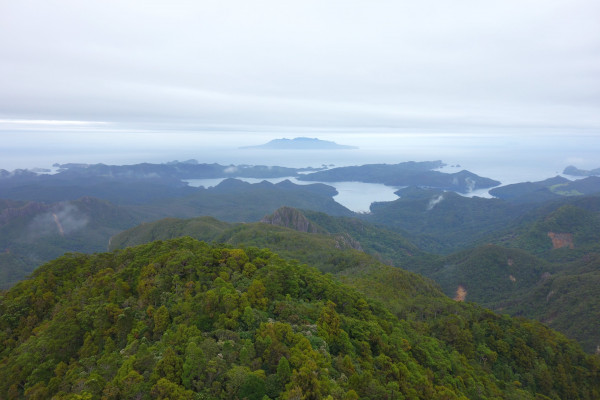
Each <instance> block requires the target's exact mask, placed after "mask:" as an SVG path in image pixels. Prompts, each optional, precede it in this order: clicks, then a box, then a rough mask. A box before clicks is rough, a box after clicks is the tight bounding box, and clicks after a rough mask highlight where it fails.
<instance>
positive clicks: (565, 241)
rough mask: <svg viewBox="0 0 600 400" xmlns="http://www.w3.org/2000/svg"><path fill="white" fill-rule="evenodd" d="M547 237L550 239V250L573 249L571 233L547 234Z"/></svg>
mask: <svg viewBox="0 0 600 400" xmlns="http://www.w3.org/2000/svg"><path fill="white" fill-rule="evenodd" d="M548 237H549V238H550V239H552V248H554V249H560V248H563V247H568V248H569V249H574V248H575V244H574V243H573V234H571V233H554V232H548Z"/></svg>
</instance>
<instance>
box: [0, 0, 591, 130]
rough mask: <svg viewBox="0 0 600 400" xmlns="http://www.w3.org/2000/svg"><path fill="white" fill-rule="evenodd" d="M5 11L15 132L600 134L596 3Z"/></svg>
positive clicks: (21, 4)
mask: <svg viewBox="0 0 600 400" xmlns="http://www.w3.org/2000/svg"><path fill="white" fill-rule="evenodd" d="M0 11H1V12H0V54H2V58H1V60H0V88H1V89H2V90H1V94H0V110H1V111H0V118H2V119H11V120H15V119H16V120H23V119H24V120H28V119H42V120H70V121H86V120H89V121H106V122H111V123H121V124H131V125H132V126H133V125H136V124H142V125H143V124H146V125H148V126H155V127H160V126H171V127H173V126H181V127H184V128H185V127H193V128H197V127H202V126H212V127H215V126H239V127H242V126H245V127H248V126H254V127H256V126H294V127H307V128H308V127H325V128H340V129H344V128H350V127H366V128H390V129H398V130H413V131H415V130H450V131H464V130H481V131H485V130H488V129H499V130H523V129H535V130H546V129H547V130H551V129H553V130H562V131H564V130H565V129H566V130H579V131H581V130H586V131H595V130H597V129H598V128H599V127H600V114H599V113H598V112H597V110H598V109H600V96H599V94H600V93H599V88H600V24H598V23H597V16H598V15H600V3H599V2H597V1H595V0H569V1H567V0H546V1H541V0H525V1H522V0H521V1H516V0H506V1H502V2H481V1H475V0H458V1H455V2H442V1H434V0H424V1H419V2H408V1H402V2H398V1H380V2H368V1H352V0H351V1H344V2H337V1H331V2H322V1H313V0H303V1H295V0H294V1H286V2H282V1H275V0H266V1H258V2H247V1H237V0H221V1H212V0H210V1H201V2H197V1H183V0H176V1H171V2H168V3H167V2H157V1H143V2H142V1H133V0H132V1H116V0H106V1H86V2H81V1H74V0H73V1H67V0H61V1H52V0H44V1H42V0H23V1H12V2H4V3H3V4H2V6H0Z"/></svg>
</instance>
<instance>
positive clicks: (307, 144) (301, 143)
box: [240, 137, 358, 150]
mask: <svg viewBox="0 0 600 400" xmlns="http://www.w3.org/2000/svg"><path fill="white" fill-rule="evenodd" d="M240 148H241V149H269V150H349V149H358V147H355V146H346V145H342V144H337V143H335V142H331V141H329V140H321V139H317V138H307V137H297V138H294V139H287V138H283V139H273V140H271V141H270V142H268V143H265V144H261V145H257V146H244V147H240Z"/></svg>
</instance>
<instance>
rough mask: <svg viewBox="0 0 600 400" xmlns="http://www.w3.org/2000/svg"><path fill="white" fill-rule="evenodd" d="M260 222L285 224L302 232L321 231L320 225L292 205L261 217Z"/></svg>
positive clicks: (284, 225)
mask: <svg viewBox="0 0 600 400" xmlns="http://www.w3.org/2000/svg"><path fill="white" fill-rule="evenodd" d="M260 222H262V223H264V224H271V225H277V226H283V227H286V228H290V229H295V230H297V231H300V232H308V233H321V230H320V229H319V227H318V226H316V225H315V224H313V223H312V222H310V221H309V220H308V219H307V218H306V217H305V216H304V214H302V213H301V212H300V211H298V210H296V209H295V208H291V207H281V208H279V209H277V210H276V211H275V212H274V213H273V214H271V215H267V216H266V217H264V218H263V219H261V220H260Z"/></svg>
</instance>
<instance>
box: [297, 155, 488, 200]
mask: <svg viewBox="0 0 600 400" xmlns="http://www.w3.org/2000/svg"><path fill="white" fill-rule="evenodd" d="M444 165H445V164H444V163H442V162H441V161H423V162H414V161H410V162H404V163H399V164H367V165H361V166H353V167H339V168H333V169H330V170H325V171H317V172H313V173H310V174H306V175H300V176H299V177H298V179H299V180H305V181H321V182H342V181H350V182H352V181H359V182H372V183H383V184H385V185H388V186H412V185H416V186H423V187H432V188H437V189H444V190H455V191H458V192H462V193H468V192H470V191H472V190H473V189H481V188H490V187H493V186H497V185H499V184H500V182H498V181H495V180H493V179H489V178H483V177H480V176H478V175H475V174H473V173H471V172H469V171H466V170H463V171H460V172H456V173H452V174H447V173H443V172H440V171H435V169H437V168H440V167H443V166H444Z"/></svg>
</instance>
